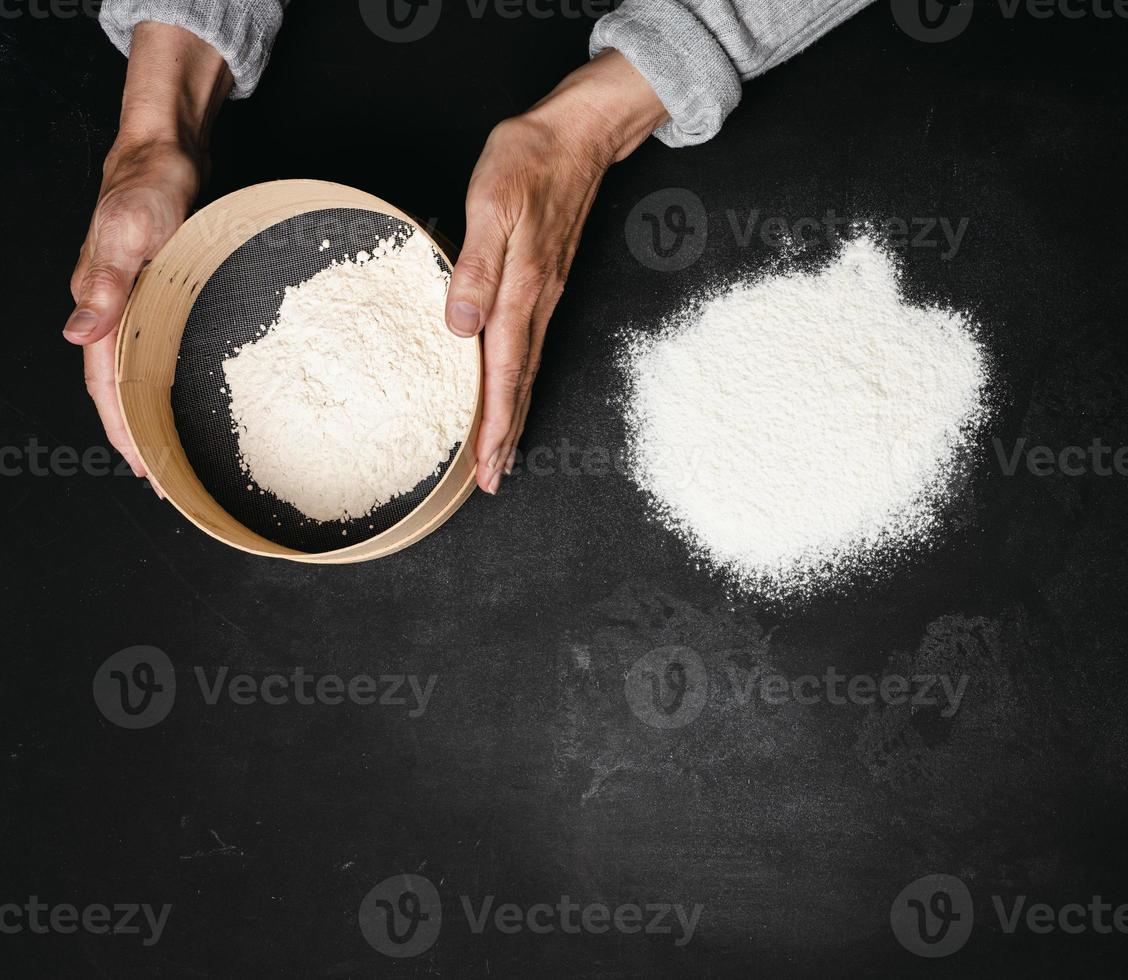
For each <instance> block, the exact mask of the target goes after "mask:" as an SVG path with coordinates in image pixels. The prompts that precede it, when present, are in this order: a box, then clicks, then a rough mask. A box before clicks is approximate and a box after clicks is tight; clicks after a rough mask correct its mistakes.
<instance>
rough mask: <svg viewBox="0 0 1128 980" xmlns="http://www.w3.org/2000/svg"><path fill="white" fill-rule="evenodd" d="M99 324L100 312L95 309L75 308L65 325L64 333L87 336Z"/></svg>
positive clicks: (71, 335)
mask: <svg viewBox="0 0 1128 980" xmlns="http://www.w3.org/2000/svg"><path fill="white" fill-rule="evenodd" d="M97 325H98V314H97V313H95V312H94V311H93V310H75V311H74V312H73V313H72V314H71V315H70V319H69V320H67V325H66V326H65V327H63V333H65V334H67V335H68V336H70V337H86V336H89V334H90V331H92V330H93V329H94V328H95V327H96V326H97Z"/></svg>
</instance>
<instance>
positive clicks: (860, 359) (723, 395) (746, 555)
mask: <svg viewBox="0 0 1128 980" xmlns="http://www.w3.org/2000/svg"><path fill="white" fill-rule="evenodd" d="M626 366H627V369H628V375H629V380H630V399H629V408H628V413H627V414H628V428H629V433H630V466H631V472H632V476H633V478H634V480H635V481H636V482H637V483H638V484H639V486H640V487H642V489H643V490H645V491H646V492H647V493H648V494H649V495H650V497H651V500H652V501H653V503H654V505H655V509H656V511H657V513H658V515H659V517H660V519H661V520H662V521H663V522H664V523H665V524H666V526H668V527H669V528H671V529H672V530H674V531H676V532H678V533H679V534H681V535H682V536H683V537H684V538H685V539H686V540H687V542H688V543H689V545H690V547H691V549H692V550H693V551H694V553H695V554H696V555H698V556H699V557H700V558H702V559H704V560H705V562H706V563H707V564H709V565H711V566H713V567H716V568H719V569H721V570H722V571H724V572H726V573H728V575H729V576H730V577H731V578H732V579H734V580H735V581H736V583H737V584H738V585H740V586H742V587H745V588H755V589H758V590H761V591H765V592H768V593H772V594H777V595H778V594H804V593H809V592H810V591H812V590H814V589H817V588H820V587H823V586H825V585H827V584H829V583H831V582H833V581H834V580H835V579H836V578H837V577H839V576H840V575H841V574H842V573H843V572H846V571H850V570H856V569H858V568H861V567H864V566H866V565H868V564H872V563H874V562H876V560H877V559H879V558H880V557H881V556H883V555H887V554H888V553H889V549H897V548H899V547H902V546H904V545H907V544H911V543H917V544H919V543H921V542H924V541H927V540H928V538H929V535H930V533H931V532H932V531H933V530H934V529H935V525H936V522H937V520H938V518H939V516H940V513H941V511H942V507H943V503H944V497H945V494H946V492H947V491H948V489H949V487H950V485H951V480H952V476H953V473H954V472H955V469H956V467H957V466H958V463H959V460H960V459H961V457H963V458H966V450H967V448H968V446H969V444H970V441H971V439H972V438H973V437H974V434H975V432H976V430H977V429H978V427H979V425H980V424H981V423H982V421H983V419H984V417H985V414H986V408H985V405H984V398H985V393H986V389H985V385H986V375H987V367H986V363H985V358H984V355H983V352H982V351H981V349H980V346H979V344H978V342H977V340H976V336H975V329H974V326H973V325H972V324H971V323H970V322H969V321H968V320H967V319H966V318H965V317H963V316H961V315H960V314H958V313H954V312H951V311H948V310H944V309H940V308H938V307H923V308H922V307H915V306H911V305H909V304H908V303H907V302H906V301H905V300H904V299H903V298H902V297H901V295H900V293H899V290H898V285H897V271H896V268H895V266H894V265H893V263H892V261H891V259H890V258H889V256H888V255H887V254H886V253H885V252H883V251H882V250H881V249H880V248H879V247H878V246H877V245H876V244H875V242H874V241H872V240H871V239H869V238H868V237H858V238H856V239H855V240H853V241H852V242H850V243H848V244H846V245H845V246H844V248H843V250H842V252H841V254H840V255H839V257H838V258H837V259H836V260H835V261H834V262H833V263H832V264H831V265H830V266H829V267H828V268H826V269H823V270H822V271H819V272H816V273H792V274H785V275H771V276H765V277H763V278H759V279H757V280H754V281H751V282H742V283H738V284H736V285H735V286H733V287H731V288H730V289H729V290H728V291H727V292H723V293H721V294H719V295H716V296H714V297H712V298H709V299H706V300H704V301H702V302H700V303H699V304H697V305H696V306H694V307H693V308H691V309H689V310H687V311H686V312H684V313H683V314H682V315H680V316H678V317H676V318H675V319H674V320H673V321H672V322H671V323H669V324H666V325H665V326H664V328H663V329H662V330H660V332H659V333H658V334H657V335H655V336H650V337H646V338H642V339H635V340H633V341H631V342H630V344H629V346H628V351H627V357H626Z"/></svg>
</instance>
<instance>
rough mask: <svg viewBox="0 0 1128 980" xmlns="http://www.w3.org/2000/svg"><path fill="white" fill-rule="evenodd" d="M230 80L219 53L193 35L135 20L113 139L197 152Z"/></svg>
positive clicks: (204, 147) (201, 151)
mask: <svg viewBox="0 0 1128 980" xmlns="http://www.w3.org/2000/svg"><path fill="white" fill-rule="evenodd" d="M232 83H233V79H232V77H231V72H230V70H229V69H228V67H227V63H226V62H225V61H224V60H223V57H222V56H221V55H220V54H219V52H218V51H216V50H215V48H213V47H212V46H211V45H210V44H208V43H207V42H206V41H203V40H201V39H200V38H198V37H196V35H195V34H192V33H191V32H190V31H186V30H184V29H183V28H180V27H174V26H171V25H168V24H159V23H153V22H143V23H140V24H138V25H137V27H136V28H135V29H134V33H133V45H132V48H131V50H130V55H129V68H128V72H127V74H126V81H125V92H124V94H123V96H122V106H121V123H120V126H119V129H118V142H119V143H123V144H126V145H138V144H144V143H176V144H178V145H180V146H181V147H183V148H184V149H186V150H188V151H189V152H191V153H193V154H194V155H199V156H202V155H203V154H204V153H205V152H206V150H207V145H208V141H209V138H210V135H211V127H212V123H213V121H214V119H215V116H216V114H217V113H218V112H219V109H220V107H221V106H222V105H223V102H224V100H225V99H226V98H227V95H228V93H229V92H230V91H231V86H232Z"/></svg>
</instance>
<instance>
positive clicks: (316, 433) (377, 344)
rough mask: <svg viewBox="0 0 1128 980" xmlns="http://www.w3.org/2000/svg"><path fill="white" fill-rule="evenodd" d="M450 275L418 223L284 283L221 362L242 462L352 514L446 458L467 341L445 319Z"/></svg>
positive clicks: (469, 385)
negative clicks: (244, 340) (403, 235)
mask: <svg viewBox="0 0 1128 980" xmlns="http://www.w3.org/2000/svg"><path fill="white" fill-rule="evenodd" d="M449 281H450V277H449V275H448V274H447V273H445V272H443V270H442V269H441V268H440V267H439V265H438V262H437V261H436V254H435V252H434V250H433V249H432V247H431V245H430V243H429V242H428V241H427V240H426V238H424V236H422V235H418V234H410V235H409V236H408V237H407V239H406V240H403V239H400V240H398V241H397V240H396V239H394V238H389V239H385V240H383V241H380V242H379V243H377V245H376V247H375V248H374V249H373V251H372V252H371V253H369V252H360V253H358V254H357V256H356V259H355V261H349V260H347V259H346V260H345V261H342V262H336V263H334V264H332V265H330V266H329V267H328V268H326V269H323V270H322V271H321V272H318V273H317V274H316V275H314V276H312V277H311V278H310V279H308V280H307V281H305V282H303V283H302V284H300V285H298V286H292V287H290V288H288V289H287V290H286V292H285V295H284V297H283V299H282V303H281V306H280V307H279V309H278V316H277V319H276V320H275V321H274V323H273V324H271V325H270V327H269V328H267V327H266V326H264V327H263V328H262V329H263V332H262V334H261V335H260V336H259V337H258V338H256V339H255V340H254V341H252V342H251V343H249V344H246V345H244V346H243V347H241V348H238V349H237V350H236V351H235V353H234V355H233V356H232V357H230V358H228V359H227V360H226V361H225V362H224V366H223V369H224V374H225V376H226V380H227V391H228V393H229V395H230V399H231V419H232V423H233V426H234V431H235V432H236V433H237V436H238V441H239V453H240V457H241V464H242V466H243V469H244V472H246V474H247V475H248V476H249V477H250V478H251V479H252V480H253V481H254V483H255V484H257V485H258V486H259V487H262V488H264V489H266V490H269V491H271V492H272V493H274V494H276V495H277V496H278V497H280V498H281V499H282V500H285V501H287V502H289V503H290V504H292V505H293V506H294V507H296V508H297V509H298V510H299V511H301V512H302V513H303V514H305V515H306V516H307V517H311V518H313V519H314V520H318V521H331V520H347V519H349V518H355V517H361V516H363V515H365V514H367V513H368V512H370V511H371V510H372V509H373V508H374V507H377V506H379V505H381V504H384V503H387V502H388V501H389V500H392V499H393V498H395V497H397V496H399V495H400V494H402V493H406V492H407V491H409V490H411V489H412V488H413V487H415V486H416V485H417V484H418V483H419V482H420V481H421V480H424V479H426V478H427V477H428V476H431V475H432V474H434V473H435V472H436V470H437V469H438V468H439V466H440V465H441V464H442V463H444V462H446V460H447V458H448V457H449V455H450V451H451V450H452V449H453V448H454V446H455V444H456V443H457V442H458V441H459V440H461V439H462V438H463V437H464V435H465V434H466V430H467V429H468V428H469V426H470V421H471V416H472V414H473V410H474V402H475V388H476V385H477V373H478V360H477V352H476V349H475V344H476V341H474V340H464V339H460V338H458V337H455V336H454V335H453V334H451V332H450V331H449V330H447V328H446V326H445V324H444V323H443V306H444V303H445V300H446V290H447V286H448V284H449Z"/></svg>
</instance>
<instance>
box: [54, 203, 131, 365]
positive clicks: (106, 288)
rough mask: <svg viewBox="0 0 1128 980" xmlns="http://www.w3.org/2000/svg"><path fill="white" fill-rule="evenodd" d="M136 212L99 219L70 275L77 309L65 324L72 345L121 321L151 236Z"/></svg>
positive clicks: (97, 337) (102, 334)
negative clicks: (132, 215) (134, 217)
mask: <svg viewBox="0 0 1128 980" xmlns="http://www.w3.org/2000/svg"><path fill="white" fill-rule="evenodd" d="M144 225H145V222H144V221H143V220H134V219H133V218H132V217H131V216H115V217H114V218H112V219H101V218H95V220H94V224H93V226H92V227H91V229H90V235H89V237H88V238H87V241H86V245H85V246H84V247H83V254H82V257H81V258H80V259H79V262H78V266H77V267H76V268H75V270H74V275H73V276H72V277H71V292H72V293H73V294H74V300H75V308H74V312H73V313H71V315H70V317H69V319H68V320H67V324H66V326H65V327H64V328H63V336H64V337H66V339H67V340H69V341H70V342H71V343H73V344H82V345H86V344H93V343H95V342H97V341H99V340H101V339H102V338H103V337H105V336H107V335H108V334H109V333H110V332H111V331H112V330H113V329H114V328H115V327H116V326H117V325H118V323H119V322H120V320H121V315H122V313H123V312H124V310H125V303H126V300H127V299H128V298H129V293H130V291H131V290H132V289H133V284H134V282H135V281H136V279H137V275H138V273H139V272H140V271H141V266H142V265H144V263H145V253H146V248H147V244H148V235H147V232H146V230H145V228H144V227H143V226H144Z"/></svg>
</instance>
